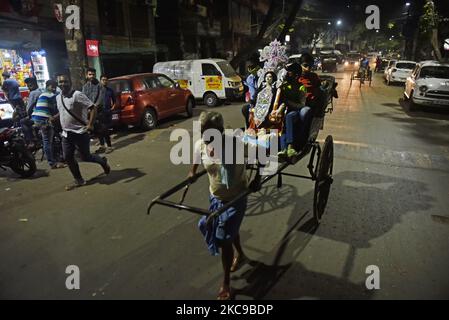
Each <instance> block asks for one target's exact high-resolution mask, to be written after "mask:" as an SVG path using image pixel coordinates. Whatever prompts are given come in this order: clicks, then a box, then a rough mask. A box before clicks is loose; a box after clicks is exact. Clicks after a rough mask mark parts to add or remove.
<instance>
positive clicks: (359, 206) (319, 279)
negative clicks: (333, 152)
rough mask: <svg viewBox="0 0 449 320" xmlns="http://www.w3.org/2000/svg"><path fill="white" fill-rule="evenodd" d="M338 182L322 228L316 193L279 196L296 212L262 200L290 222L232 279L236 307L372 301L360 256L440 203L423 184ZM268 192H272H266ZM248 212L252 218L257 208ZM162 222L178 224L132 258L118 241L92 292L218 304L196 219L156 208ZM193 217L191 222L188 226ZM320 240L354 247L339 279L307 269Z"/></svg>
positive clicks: (214, 263)
mask: <svg viewBox="0 0 449 320" xmlns="http://www.w3.org/2000/svg"><path fill="white" fill-rule="evenodd" d="M334 179H335V180H334V184H333V187H332V190H331V195H330V198H329V203H328V206H327V212H326V213H325V215H324V216H323V220H322V223H321V225H320V226H319V227H317V225H316V224H315V222H314V220H313V218H312V215H311V208H312V202H313V192H312V191H311V192H309V193H307V194H306V195H304V196H299V195H298V191H297V189H296V187H295V186H293V185H288V184H285V185H284V187H283V189H281V191H280V192H282V190H288V191H287V192H288V193H289V194H291V196H290V197H287V200H285V202H288V203H289V204H290V205H289V206H288V207H287V205H286V204H285V203H284V201H281V202H276V200H273V199H272V200H264V201H265V202H266V203H267V204H270V205H271V204H280V205H281V206H283V208H285V209H284V210H291V213H290V216H289V217H288V218H287V220H286V222H285V223H286V225H285V230H286V231H285V233H284V234H283V235H279V237H278V239H279V240H278V241H277V245H276V246H274V247H273V249H272V250H270V251H267V252H263V251H260V250H259V252H261V254H260V255H259V257H258V258H257V261H256V259H254V261H251V262H250V263H249V264H247V265H244V266H243V267H242V268H241V270H239V271H237V272H236V273H235V274H233V282H232V285H233V287H234V290H235V296H236V298H237V299H239V297H240V298H241V297H242V296H246V297H250V298H254V299H308V298H322V299H336V298H339V299H343V298H352V299H371V298H373V297H374V293H373V292H372V291H368V290H367V289H366V287H365V283H364V281H365V280H364V279H365V277H366V274H365V270H353V266H354V261H355V257H356V253H357V250H358V249H363V248H369V247H371V243H370V242H371V240H373V239H377V238H379V237H381V236H383V235H385V234H386V233H388V232H389V231H390V230H391V229H392V228H393V227H394V226H395V225H396V224H398V223H400V222H401V220H402V217H403V216H404V215H406V214H407V213H409V212H411V211H413V212H419V211H426V210H428V209H430V208H431V207H432V203H433V202H434V201H435V199H434V198H432V197H431V196H429V195H428V193H429V190H428V188H427V185H426V184H425V183H422V182H416V181H413V180H409V179H405V178H397V177H390V176H386V175H381V174H373V173H366V172H358V171H344V172H341V173H338V174H336V175H335V176H334ZM270 188H271V187H270V186H268V187H267V190H270ZM260 196H261V197H264V198H267V197H268V198H270V197H273V198H274V197H277V196H278V194H277V193H276V192H273V193H269V192H262V193H261V195H260ZM206 206H207V204H204V207H206ZM272 209H276V208H272ZM248 210H249V212H250V210H251V207H250V208H248ZM269 210H270V206H268V205H267V206H266V207H265V208H264V209H263V210H260V211H257V210H256V212H255V213H254V215H257V214H261V213H262V212H265V213H266V212H269ZM142 214H143V212H142ZM162 216H165V217H166V218H168V219H171V220H173V221H174V223H173V226H172V227H170V228H169V229H168V230H163V231H161V232H160V233H159V234H157V235H155V234H153V233H151V234H148V235H147V239H145V240H143V239H141V241H138V242H135V243H134V244H133V245H132V246H131V247H128V248H127V249H126V251H123V249H121V250H119V249H120V248H123V244H120V242H118V241H119V240H117V242H116V244H115V245H114V246H116V249H114V250H117V251H115V252H117V253H116V255H117V256H116V257H115V258H114V259H111V263H110V264H109V265H107V266H105V267H104V268H102V270H101V272H100V274H102V275H104V276H102V277H101V278H98V277H97V276H95V277H93V276H92V279H87V280H85V283H89V287H90V288H89V290H90V291H89V292H92V290H93V289H95V288H100V287H102V286H104V283H108V284H109V286H108V292H109V294H112V295H113V297H114V298H121V297H122V298H133V297H135V298H145V299H186V298H187V299H214V298H215V295H216V294H217V292H218V289H219V286H220V283H221V281H222V269H221V259H220V258H219V257H211V256H210V254H209V253H208V251H207V249H206V244H205V243H204V240H203V238H202V236H201V234H200V232H199V231H198V228H197V223H198V217H197V216H195V215H191V214H190V213H188V212H182V214H180V211H177V210H172V209H167V208H164V207H158V208H156V210H154V213H152V215H150V216H148V220H147V223H148V224H149V225H150V224H158V223H160V221H161V219H162ZM187 216H189V218H187V219H185V218H184V217H187ZM257 218H258V217H256V216H255V217H254V219H257ZM180 219H181V220H180ZM275 219H276V217H275V216H273V224H278V225H279V222H278V221H276V220H275ZM243 224H244V225H245V221H244V222H243ZM270 230H273V229H272V226H271V225H266V229H265V230H259V229H257V230H253V229H251V230H248V229H244V230H243V232H242V233H241V238H242V243H243V247H244V249H245V247H246V248H248V245H247V243H248V241H247V240H248V238H251V235H252V234H253V233H254V234H255V233H260V232H270ZM315 236H318V237H319V238H325V239H329V240H332V241H334V242H337V243H343V244H345V246H346V247H347V245H349V247H350V249H348V250H347V254H346V256H342V257H341V260H342V261H341V262H343V263H344V266H343V267H342V268H341V270H333V274H341V276H334V275H330V274H327V273H324V272H322V271H314V270H312V269H311V268H310V267H309V268H307V267H306V265H305V261H307V257H303V256H302V255H303V252H304V250H305V249H306V248H308V247H309V243H310V241H311V240H312V239H314V240H315V242H314V246H313V247H314V248H316V249H319V248H323V246H325V244H322V243H321V242H320V241H318V242H317V241H316V239H315ZM142 240H143V241H142ZM111 241H112V240H111ZM114 248H115V247H114ZM111 250H113V249H111ZM256 252H257V251H256ZM307 255H308V256H311V255H312V256H311V257H309V258H310V259H318V260H317V261H316V262H317V263H322V264H328V263H329V262H328V261H326V259H325V258H324V259H323V256H324V257H326V254H325V253H324V254H323V252H318V253H317V255H316V256H314V255H313V254H311V252H310V250H309V251H308V252H307ZM250 258H251V257H250ZM341 262H340V261H339V262H338V263H336V265H341ZM380 263H382V262H380ZM125 271H126V272H125ZM95 274H97V273H95ZM353 277H356V278H361V279H363V280H362V281H361V282H354V281H351V280H350V278H353ZM236 284H237V285H236Z"/></svg>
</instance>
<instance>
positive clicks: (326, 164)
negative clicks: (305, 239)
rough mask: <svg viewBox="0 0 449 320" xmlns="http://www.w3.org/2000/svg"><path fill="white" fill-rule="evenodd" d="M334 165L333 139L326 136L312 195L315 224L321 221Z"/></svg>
mask: <svg viewBox="0 0 449 320" xmlns="http://www.w3.org/2000/svg"><path fill="white" fill-rule="evenodd" d="M333 165H334V141H333V139H332V136H331V135H329V136H327V137H326V140H325V142H324V147H323V152H322V153H321V157H320V160H319V163H318V174H317V177H316V181H315V192H314V196H313V216H314V217H315V220H316V222H317V224H319V223H320V222H321V217H322V216H323V214H324V212H325V210H326V205H327V199H328V198H329V193H330V188H331V185H332V182H333V178H332V170H333Z"/></svg>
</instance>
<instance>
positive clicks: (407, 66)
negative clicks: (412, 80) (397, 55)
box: [385, 60, 416, 86]
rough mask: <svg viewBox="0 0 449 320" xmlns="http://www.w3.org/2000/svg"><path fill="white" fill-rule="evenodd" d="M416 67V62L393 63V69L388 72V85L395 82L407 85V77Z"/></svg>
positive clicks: (402, 61)
mask: <svg viewBox="0 0 449 320" xmlns="http://www.w3.org/2000/svg"><path fill="white" fill-rule="evenodd" d="M415 67H416V62H414V61H407V60H399V61H396V62H395V63H393V65H392V66H391V68H389V69H388V70H387V71H386V72H387V75H386V79H385V81H386V82H387V85H388V86H389V85H390V84H392V83H394V82H401V83H405V81H406V80H407V77H408V76H409V75H410V74H411V73H412V71H413V69H415Z"/></svg>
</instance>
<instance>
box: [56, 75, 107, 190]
mask: <svg viewBox="0 0 449 320" xmlns="http://www.w3.org/2000/svg"><path fill="white" fill-rule="evenodd" d="M58 86H59V87H60V88H61V94H60V95H59V96H58V97H57V98H56V102H57V106H58V110H59V119H60V122H61V126H62V130H63V133H62V136H63V139H62V149H63V153H64V158H65V160H66V162H67V164H68V165H69V169H70V171H71V173H72V175H73V177H74V178H75V182H74V183H73V184H71V185H68V186H67V187H66V190H72V189H74V188H76V187H80V186H83V185H85V184H86V181H85V180H84V179H83V178H82V176H81V172H80V169H79V166H78V162H77V161H76V160H75V149H76V148H77V149H78V150H79V153H80V154H81V159H82V160H83V161H86V162H94V163H98V164H99V165H101V167H102V168H103V170H104V173H105V174H109V172H110V171H111V168H110V167H109V165H108V163H107V159H106V157H99V156H97V155H93V154H91V153H90V136H89V133H88V131H91V130H92V129H93V123H94V120H95V113H96V110H95V105H94V103H93V102H92V101H91V100H89V98H88V97H86V95H85V94H83V93H82V92H80V91H75V90H72V83H71V81H70V77H69V76H67V75H59V76H58Z"/></svg>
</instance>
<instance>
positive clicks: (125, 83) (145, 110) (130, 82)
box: [109, 73, 195, 130]
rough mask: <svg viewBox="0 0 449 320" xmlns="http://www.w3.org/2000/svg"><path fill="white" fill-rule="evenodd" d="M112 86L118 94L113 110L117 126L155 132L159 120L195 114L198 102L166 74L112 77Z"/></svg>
mask: <svg viewBox="0 0 449 320" xmlns="http://www.w3.org/2000/svg"><path fill="white" fill-rule="evenodd" d="M109 86H110V87H111V88H112V89H114V91H115V92H116V94H117V103H116V106H115V107H114V109H113V114H112V120H113V124H114V125H119V124H124V125H134V126H140V127H142V128H143V129H145V130H150V129H153V128H155V127H156V126H157V123H158V121H159V120H161V119H164V118H167V117H170V116H172V115H175V114H178V113H183V112H186V113H187V116H188V117H191V116H192V114H193V110H192V109H193V108H194V106H195V99H194V97H193V94H192V92H191V91H190V90H188V89H182V88H181V87H180V86H179V84H178V83H176V82H175V81H173V80H172V79H170V78H169V77H167V76H166V75H163V74H158V73H141V74H132V75H126V76H120V77H116V78H112V79H110V81H109Z"/></svg>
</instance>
